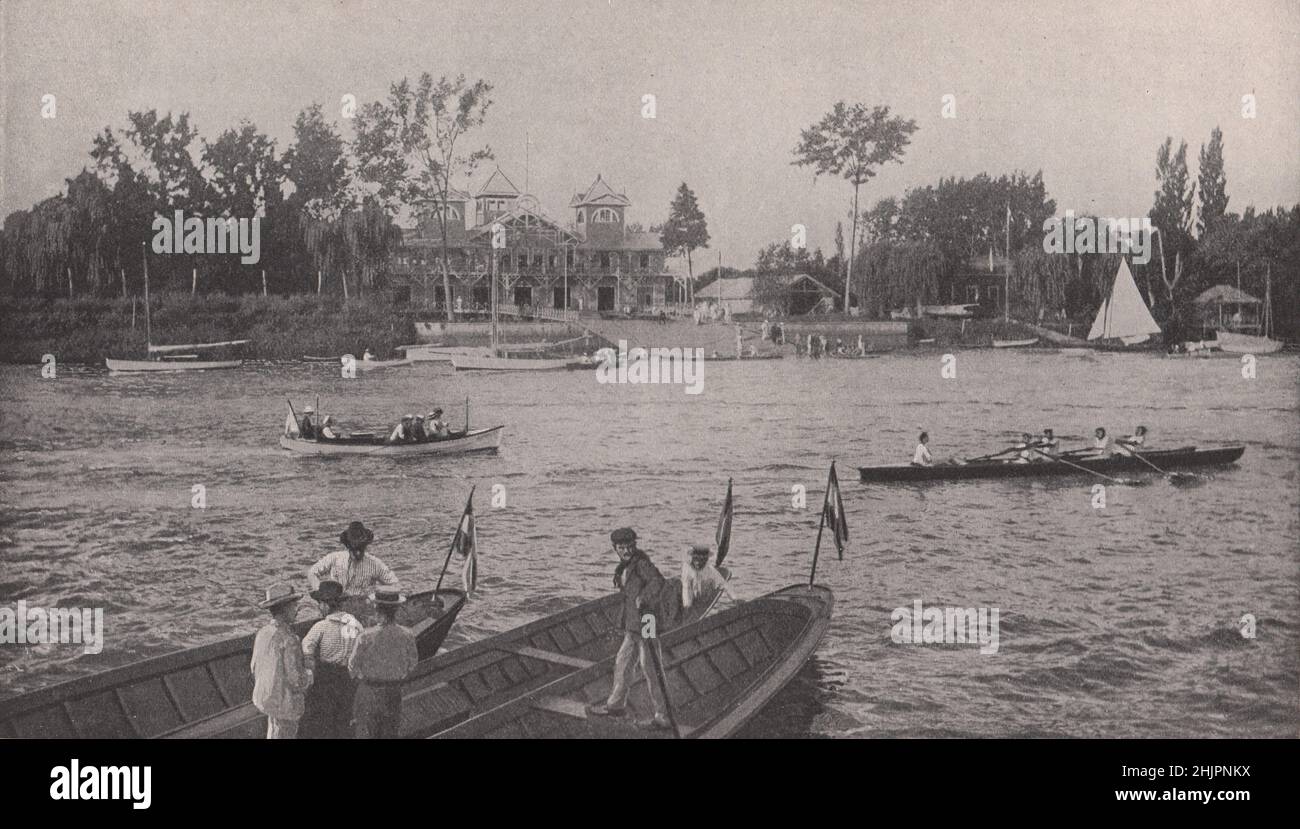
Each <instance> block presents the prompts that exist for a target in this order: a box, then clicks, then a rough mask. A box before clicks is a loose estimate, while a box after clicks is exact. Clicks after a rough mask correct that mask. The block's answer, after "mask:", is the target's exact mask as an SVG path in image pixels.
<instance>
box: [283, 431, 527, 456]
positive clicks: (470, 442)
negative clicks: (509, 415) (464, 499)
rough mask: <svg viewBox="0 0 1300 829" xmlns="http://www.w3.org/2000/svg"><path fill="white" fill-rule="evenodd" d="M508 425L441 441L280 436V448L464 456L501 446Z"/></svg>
mask: <svg viewBox="0 0 1300 829" xmlns="http://www.w3.org/2000/svg"><path fill="white" fill-rule="evenodd" d="M505 428H506V427H505V426H489V427H488V428H486V429H471V430H469V431H468V432H452V433H451V434H450V435H449V436H447V437H445V438H442V439H441V440H426V441H421V442H419V443H392V444H390V443H385V442H384V438H382V437H380V436H378V435H365V436H357V435H353V436H352V437H346V438H336V439H333V440H304V439H302V438H291V437H288V436H286V435H280V448H281V449H287V450H289V451H290V452H296V453H298V454H300V455H464V454H469V453H471V452H495V451H497V450H498V449H499V448H500V447H501V436H502V435H503V434H504V433H505V432H504V430H505Z"/></svg>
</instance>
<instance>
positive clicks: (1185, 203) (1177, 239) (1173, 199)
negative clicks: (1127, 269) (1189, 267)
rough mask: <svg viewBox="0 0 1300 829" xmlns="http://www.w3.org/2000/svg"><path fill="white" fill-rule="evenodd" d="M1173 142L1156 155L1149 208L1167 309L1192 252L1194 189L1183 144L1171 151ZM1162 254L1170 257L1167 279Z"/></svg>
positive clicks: (1185, 144)
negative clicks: (1171, 264) (1171, 271)
mask: <svg viewBox="0 0 1300 829" xmlns="http://www.w3.org/2000/svg"><path fill="white" fill-rule="evenodd" d="M1173 141H1174V140H1173V138H1166V139H1165V143H1164V144H1161V145H1160V149H1159V150H1157V151H1156V183H1157V185H1158V189H1157V190H1156V192H1155V203H1154V204H1153V205H1152V207H1151V223H1152V224H1153V225H1155V226H1156V227H1157V228H1158V229H1159V230H1160V238H1159V241H1158V242H1157V244H1159V246H1160V280H1161V281H1162V282H1163V283H1164V285H1165V290H1166V291H1167V292H1168V294H1169V305H1170V307H1171V308H1172V307H1173V306H1174V305H1176V301H1175V295H1174V289H1175V288H1177V287H1178V283H1179V281H1181V280H1182V277H1183V269H1184V266H1185V265H1186V263H1187V259H1188V257H1189V256H1190V255H1191V253H1192V251H1193V249H1194V248H1195V244H1196V242H1195V239H1193V238H1192V220H1193V214H1192V208H1193V205H1194V203H1195V200H1196V185H1195V184H1194V183H1192V182H1191V181H1190V174H1189V173H1188V172H1187V142H1186V141H1183V142H1181V143H1180V144H1179V145H1178V151H1177V152H1174V151H1173ZM1166 250H1168V251H1170V252H1172V253H1173V256H1174V275H1173V278H1172V279H1170V278H1169V274H1168V271H1167V268H1166V266H1165V256H1166Z"/></svg>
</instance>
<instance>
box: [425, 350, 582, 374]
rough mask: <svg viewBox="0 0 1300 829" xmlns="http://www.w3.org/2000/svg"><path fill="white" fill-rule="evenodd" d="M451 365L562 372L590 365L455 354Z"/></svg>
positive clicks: (472, 368) (461, 368) (574, 361)
mask: <svg viewBox="0 0 1300 829" xmlns="http://www.w3.org/2000/svg"><path fill="white" fill-rule="evenodd" d="M451 364H452V366H454V367H455V368H456V370H457V371H562V370H564V369H567V368H571V367H573V366H575V365H576V366H578V367H580V368H587V367H589V366H590V363H585V362H583V361H581V360H577V359H573V358H561V359H547V358H533V357H486V356H477V355H473V354H453V355H452V357H451Z"/></svg>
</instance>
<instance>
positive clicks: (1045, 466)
mask: <svg viewBox="0 0 1300 829" xmlns="http://www.w3.org/2000/svg"><path fill="white" fill-rule="evenodd" d="M1245 451H1246V447H1244V446H1227V447H1223V448H1221V449H1197V448H1196V447H1192V446H1189V447H1183V448H1180V449H1167V450H1164V451H1155V452H1151V451H1148V452H1143V453H1142V457H1144V458H1146V459H1148V460H1150V461H1151V463H1153V464H1155V465H1156V466H1158V467H1160V468H1161V469H1166V470H1168V469H1186V468H1189V467H1197V466H1226V465H1228V464H1231V463H1235V462H1236V461H1237V460H1238V459H1239V458H1240V457H1241V456H1242V454H1243V453H1244V452H1245ZM1069 461H1070V463H1072V464H1074V466H1070V465H1069V464H1065V463H1059V462H1048V461H1042V462H1033V463H997V462H990V463H968V464H962V465H956V464H950V465H940V466H911V465H901V464H899V465H894V466H862V467H858V475H859V478H860V480H861V481H862V482H863V483H897V482H903V481H958V480H969V479H973V478H1038V477H1050V476H1060V475H1087V474H1088V473H1087V472H1084V471H1082V470H1080V469H1078V468H1077V467H1083V468H1084V469H1087V470H1089V471H1092V472H1099V473H1101V474H1103V475H1112V474H1114V473H1117V472H1153V471H1154V470H1153V469H1152V468H1151V467H1150V466H1148V465H1147V464H1145V463H1143V462H1142V459H1141V458H1133V457H1126V456H1121V455H1113V456H1111V457H1109V458H1073V457H1072V458H1069Z"/></svg>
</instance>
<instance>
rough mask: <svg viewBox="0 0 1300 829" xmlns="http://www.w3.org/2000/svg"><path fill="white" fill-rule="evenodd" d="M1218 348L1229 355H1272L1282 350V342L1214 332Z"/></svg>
mask: <svg viewBox="0 0 1300 829" xmlns="http://www.w3.org/2000/svg"><path fill="white" fill-rule="evenodd" d="M1214 336H1215V338H1216V339H1217V341H1218V345H1219V348H1220V349H1221V350H1222V351H1226V352H1227V353H1229V354H1273V353H1275V352H1278V351H1281V350H1282V341H1281V340H1274V339H1272V338H1270V337H1260V336H1255V335H1253V334H1240V333H1237V332H1235V331H1216V332H1215V334H1214Z"/></svg>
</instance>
